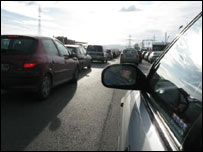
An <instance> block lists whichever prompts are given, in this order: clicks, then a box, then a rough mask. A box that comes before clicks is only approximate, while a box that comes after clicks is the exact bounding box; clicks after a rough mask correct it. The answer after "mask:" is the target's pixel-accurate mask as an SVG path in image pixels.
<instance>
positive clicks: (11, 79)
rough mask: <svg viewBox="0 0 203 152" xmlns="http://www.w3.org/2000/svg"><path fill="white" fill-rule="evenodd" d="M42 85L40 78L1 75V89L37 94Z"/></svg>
mask: <svg viewBox="0 0 203 152" xmlns="http://www.w3.org/2000/svg"><path fill="white" fill-rule="evenodd" d="M40 83H41V77H40V76H30V77H25V76H8V75H3V74H1V89H6V90H19V91H33V92H37V91H38V90H39V86H40Z"/></svg>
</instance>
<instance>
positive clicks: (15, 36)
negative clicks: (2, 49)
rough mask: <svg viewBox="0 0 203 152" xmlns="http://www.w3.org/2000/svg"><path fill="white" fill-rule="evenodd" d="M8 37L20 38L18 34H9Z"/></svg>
mask: <svg viewBox="0 0 203 152" xmlns="http://www.w3.org/2000/svg"><path fill="white" fill-rule="evenodd" d="M8 38H19V36H17V35H8Z"/></svg>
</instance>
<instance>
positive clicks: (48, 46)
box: [42, 39, 59, 56]
mask: <svg viewBox="0 0 203 152" xmlns="http://www.w3.org/2000/svg"><path fill="white" fill-rule="evenodd" d="M42 44H43V46H44V48H45V50H46V51H47V53H49V55H53V56H55V55H59V54H58V51H57V49H56V46H55V44H54V43H53V41H52V40H48V39H47V40H42Z"/></svg>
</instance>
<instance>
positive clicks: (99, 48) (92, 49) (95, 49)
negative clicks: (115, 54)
mask: <svg viewBox="0 0 203 152" xmlns="http://www.w3.org/2000/svg"><path fill="white" fill-rule="evenodd" d="M102 51H103V48H102V46H97V45H89V46H88V47H87V52H102Z"/></svg>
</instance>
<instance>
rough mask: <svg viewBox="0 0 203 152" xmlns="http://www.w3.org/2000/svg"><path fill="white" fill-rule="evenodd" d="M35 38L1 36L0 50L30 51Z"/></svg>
mask: <svg viewBox="0 0 203 152" xmlns="http://www.w3.org/2000/svg"><path fill="white" fill-rule="evenodd" d="M36 43H37V40H35V39H32V38H26V37H14V38H9V37H1V52H2V51H3V52H4V53H32V52H33V51H34V50H35V48H36Z"/></svg>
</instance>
